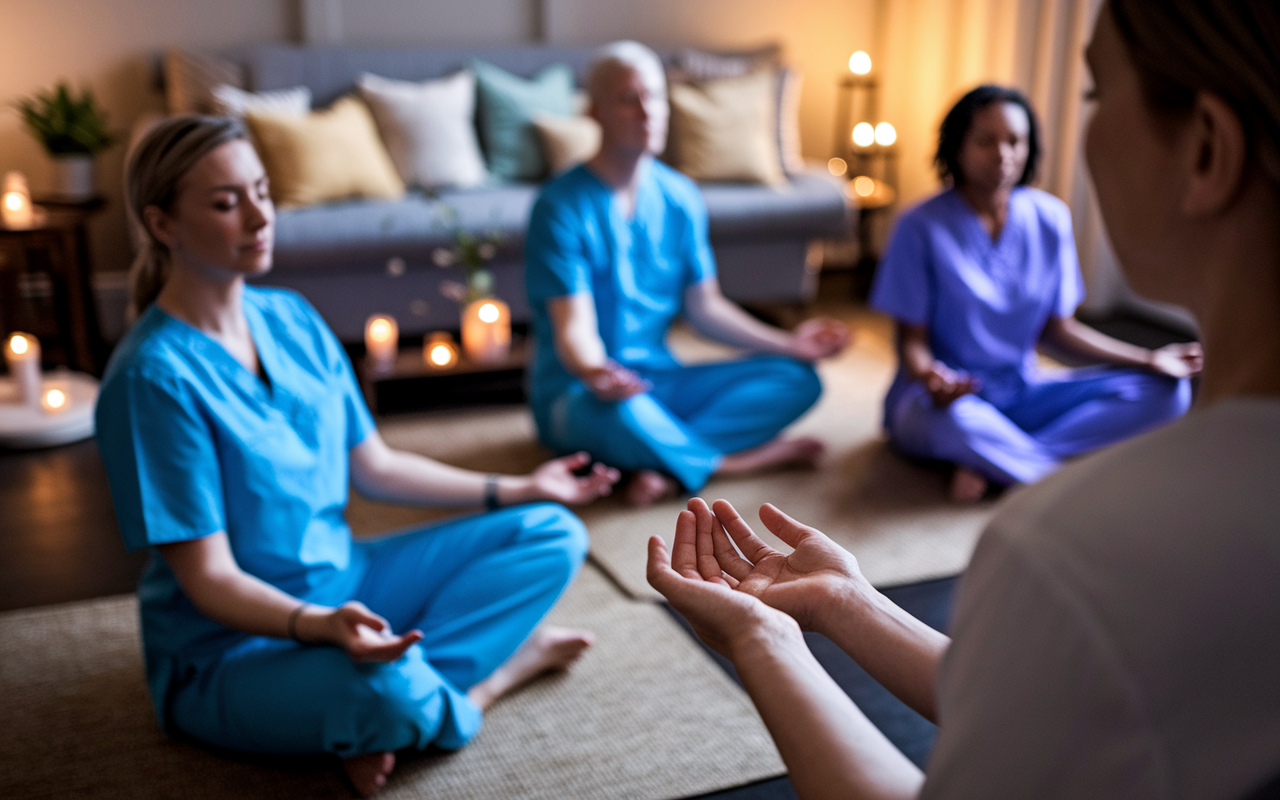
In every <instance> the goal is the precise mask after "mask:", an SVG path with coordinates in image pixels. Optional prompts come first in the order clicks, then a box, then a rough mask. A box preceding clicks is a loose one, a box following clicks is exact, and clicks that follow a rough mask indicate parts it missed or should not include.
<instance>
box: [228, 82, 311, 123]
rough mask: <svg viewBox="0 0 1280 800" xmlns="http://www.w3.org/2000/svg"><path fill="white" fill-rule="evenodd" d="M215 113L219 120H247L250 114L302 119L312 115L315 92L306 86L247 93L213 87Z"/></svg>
mask: <svg viewBox="0 0 1280 800" xmlns="http://www.w3.org/2000/svg"><path fill="white" fill-rule="evenodd" d="M209 94H210V95H211V96H212V98H213V100H212V103H213V113H214V114H216V115H217V116H219V117H243V116H244V115H245V114H248V113H249V112H250V111H259V112H264V113H267V114H288V115H289V116H293V117H301V116H304V115H305V114H307V113H308V112H309V111H311V90H310V89H308V88H307V87H305V86H295V87H293V88H292V89H275V90H272V91H269V92H246V91H245V90H244V89H237V88H236V87H234V86H230V85H228V84H225V83H224V84H221V85H219V86H215V87H213V88H212V89H211V90H210V91H209Z"/></svg>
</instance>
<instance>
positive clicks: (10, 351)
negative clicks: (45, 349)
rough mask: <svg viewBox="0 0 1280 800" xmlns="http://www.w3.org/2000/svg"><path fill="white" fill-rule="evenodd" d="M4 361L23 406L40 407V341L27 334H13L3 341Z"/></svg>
mask: <svg viewBox="0 0 1280 800" xmlns="http://www.w3.org/2000/svg"><path fill="white" fill-rule="evenodd" d="M4 360H5V363H6V364H7V365H8V367H9V375H10V376H11V377H12V378H13V380H14V382H15V383H17V384H18V396H19V397H21V398H22V402H23V403H24V404H25V405H28V406H31V407H32V408H38V407H39V406H40V383H41V376H40V340H39V339H37V338H36V337H34V336H32V335H31V334H29V333H15V334H13V335H12V336H10V337H9V338H8V340H7V341H5V344H4Z"/></svg>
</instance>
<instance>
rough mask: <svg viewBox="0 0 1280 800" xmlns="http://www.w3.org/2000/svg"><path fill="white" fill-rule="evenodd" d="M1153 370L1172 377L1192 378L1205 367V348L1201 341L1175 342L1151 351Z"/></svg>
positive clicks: (1151, 367)
mask: <svg viewBox="0 0 1280 800" xmlns="http://www.w3.org/2000/svg"><path fill="white" fill-rule="evenodd" d="M1149 367H1150V369H1151V371H1152V372H1157V373H1159V374H1161V375H1168V376H1169V377H1170V378H1190V377H1192V376H1194V375H1199V374H1200V370H1202V369H1204V348H1203V347H1202V346H1201V345H1200V343H1199V342H1175V343H1174V344H1167V345H1165V346H1164V347H1161V348H1159V349H1156V350H1152V351H1151V363H1150V364H1149Z"/></svg>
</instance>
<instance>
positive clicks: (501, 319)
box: [462, 298, 511, 364]
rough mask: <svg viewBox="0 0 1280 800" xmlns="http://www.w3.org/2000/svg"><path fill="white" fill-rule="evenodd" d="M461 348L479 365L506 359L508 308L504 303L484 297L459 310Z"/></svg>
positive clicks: (509, 315)
mask: <svg viewBox="0 0 1280 800" xmlns="http://www.w3.org/2000/svg"><path fill="white" fill-rule="evenodd" d="M462 350H463V352H465V353H466V354H467V358H469V359H471V360H472V361H475V362H477V363H480V364H496V363H500V362H502V361H505V360H506V358H507V354H508V353H510V352H511V309H510V308H508V307H507V304H506V303H504V302H502V301H501V300H495V299H493V298H484V299H481V300H476V301H475V302H473V303H471V304H470V305H468V306H467V307H466V308H465V309H464V310H463V312H462Z"/></svg>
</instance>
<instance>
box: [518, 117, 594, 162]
mask: <svg viewBox="0 0 1280 800" xmlns="http://www.w3.org/2000/svg"><path fill="white" fill-rule="evenodd" d="M533 127H534V128H536V129H537V130H538V141H540V142H541V143H542V155H543V156H544V157H545V158H546V159H547V164H548V165H549V166H550V167H551V174H552V175H558V174H560V173H561V172H564V171H565V170H567V169H569V168H570V167H576V166H578V165H579V164H582V163H583V162H586V161H590V160H591V159H592V158H593V157H594V156H595V154H596V153H598V152H600V123H598V122H596V121H595V120H594V119H592V118H591V117H562V116H559V115H556V114H538V115H536V116H535V117H534V118H533Z"/></svg>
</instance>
